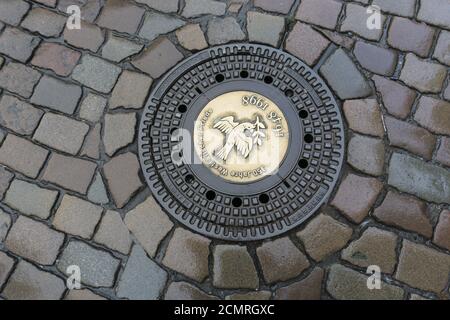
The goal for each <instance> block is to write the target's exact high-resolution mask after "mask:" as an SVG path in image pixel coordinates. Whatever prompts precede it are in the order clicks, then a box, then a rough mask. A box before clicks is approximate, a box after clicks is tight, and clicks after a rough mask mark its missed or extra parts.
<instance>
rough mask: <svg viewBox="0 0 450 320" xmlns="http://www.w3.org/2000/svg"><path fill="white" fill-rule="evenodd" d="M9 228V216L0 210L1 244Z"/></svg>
mask: <svg viewBox="0 0 450 320" xmlns="http://www.w3.org/2000/svg"><path fill="white" fill-rule="evenodd" d="M9 227H11V216H10V215H9V214H8V213H6V212H4V211H3V210H2V209H0V242H3V241H4V240H5V238H6V235H7V234H8V230H9ZM0 270H1V268H0ZM0 274H1V271H0ZM0 278H1V277H0ZM1 283H2V282H1V281H0V285H1Z"/></svg>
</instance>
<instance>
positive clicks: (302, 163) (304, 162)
mask: <svg viewBox="0 0 450 320" xmlns="http://www.w3.org/2000/svg"><path fill="white" fill-rule="evenodd" d="M298 165H299V167H300V168H302V169H306V168H307V167H308V160H306V159H301V160H300V161H299V162H298Z"/></svg>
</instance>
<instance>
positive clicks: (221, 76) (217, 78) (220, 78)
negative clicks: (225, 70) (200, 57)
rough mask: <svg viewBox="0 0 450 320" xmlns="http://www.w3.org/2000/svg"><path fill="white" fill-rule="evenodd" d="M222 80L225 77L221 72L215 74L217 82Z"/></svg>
mask: <svg viewBox="0 0 450 320" xmlns="http://www.w3.org/2000/svg"><path fill="white" fill-rule="evenodd" d="M223 80H225V77H224V76H223V74H218V75H216V81H217V82H222V81H223Z"/></svg>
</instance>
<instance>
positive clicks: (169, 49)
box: [132, 37, 183, 79]
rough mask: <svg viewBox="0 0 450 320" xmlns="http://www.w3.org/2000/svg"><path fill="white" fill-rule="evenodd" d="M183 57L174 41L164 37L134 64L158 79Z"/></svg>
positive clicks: (154, 43)
mask: <svg viewBox="0 0 450 320" xmlns="http://www.w3.org/2000/svg"><path fill="white" fill-rule="evenodd" d="M182 59H183V55H182V54H181V52H180V51H178V49H177V48H176V47H175V46H174V45H173V43H172V42H170V41H169V40H168V39H167V38H165V37H162V38H160V39H158V40H156V41H154V42H153V43H152V45H151V46H150V47H149V48H148V49H147V51H145V52H144V53H143V54H142V55H141V56H140V57H138V58H137V59H134V60H133V62H132V64H133V65H134V66H135V67H136V68H138V69H140V70H142V71H144V72H145V73H148V74H149V75H150V76H151V77H152V78H154V79H156V78H159V77H160V76H161V75H163V74H164V73H166V72H167V71H168V70H169V69H170V68H172V67H173V66H175V65H176V64H177V63H178V62H179V61H180V60H182Z"/></svg>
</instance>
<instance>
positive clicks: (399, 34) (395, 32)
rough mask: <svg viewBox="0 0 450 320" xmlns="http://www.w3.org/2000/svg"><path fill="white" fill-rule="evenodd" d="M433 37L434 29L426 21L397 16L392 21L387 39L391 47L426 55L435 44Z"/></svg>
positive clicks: (422, 55)
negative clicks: (418, 21)
mask: <svg viewBox="0 0 450 320" xmlns="http://www.w3.org/2000/svg"><path fill="white" fill-rule="evenodd" d="M433 37H434V29H433V28H431V27H430V26H428V25H426V24H425V23H417V22H414V21H412V20H409V19H405V18H401V17H395V18H394V19H393V20H392V22H391V26H390V28H389V33H388V38H387V41H388V43H389V45H390V46H391V47H394V48H397V49H400V50H402V51H411V52H414V53H415V54H417V55H419V56H421V57H425V56H427V55H428V53H429V52H430V49H431V46H432V45H433Z"/></svg>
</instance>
